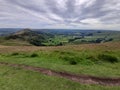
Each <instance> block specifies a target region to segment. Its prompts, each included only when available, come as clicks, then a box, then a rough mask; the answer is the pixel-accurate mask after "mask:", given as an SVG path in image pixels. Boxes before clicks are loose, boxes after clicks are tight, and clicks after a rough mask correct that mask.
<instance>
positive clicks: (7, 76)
mask: <svg viewBox="0 0 120 90" xmlns="http://www.w3.org/2000/svg"><path fill="white" fill-rule="evenodd" d="M119 89H120V87H119V86H117V87H107V86H105V87H104V86H99V85H81V84H79V83H76V82H72V81H69V80H66V79H63V78H58V77H52V76H46V75H42V74H39V73H36V72H31V71H26V70H22V69H19V68H11V67H6V66H0V90H119Z"/></svg>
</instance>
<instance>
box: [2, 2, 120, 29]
mask: <svg viewBox="0 0 120 90" xmlns="http://www.w3.org/2000/svg"><path fill="white" fill-rule="evenodd" d="M119 13H120V0H111V1H110V0H29V1H28V0H0V20H5V21H6V22H7V21H9V22H10V21H11V22H12V21H14V20H13V19H15V20H18V22H19V21H24V22H26V23H28V22H29V21H31V22H32V21H37V22H36V25H38V23H39V24H44V26H45V24H46V25H54V24H64V25H67V26H70V25H71V26H72V25H73V24H74V25H75V26H76V25H78V27H79V25H80V26H81V25H83V26H84V25H89V23H83V22H81V21H83V20H99V22H101V24H112V23H114V24H118V23H119V24H120V19H119V17H120V14H119ZM0 23H2V22H0ZM4 23H5V22H4ZM12 23H14V22H12ZM72 23H73V24H72ZM90 23H92V22H90ZM5 24H6V23H5ZM7 24H8V23H7ZM15 24H17V21H16V23H15ZM2 25H3V24H2ZM36 25H35V26H36ZM74 25H73V26H74ZM0 26H1V25H0ZM91 27H92V26H91Z"/></svg>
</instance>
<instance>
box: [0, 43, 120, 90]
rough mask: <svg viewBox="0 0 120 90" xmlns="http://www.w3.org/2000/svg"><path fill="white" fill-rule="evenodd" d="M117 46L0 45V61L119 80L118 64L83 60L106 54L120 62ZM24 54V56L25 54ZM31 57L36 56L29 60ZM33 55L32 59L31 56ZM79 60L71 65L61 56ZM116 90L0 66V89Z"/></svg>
mask: <svg viewBox="0 0 120 90" xmlns="http://www.w3.org/2000/svg"><path fill="white" fill-rule="evenodd" d="M119 45H120V43H119V42H118V43H105V44H89V45H86V44H85V45H75V46H62V47H34V46H29V47H27V46H14V47H13V46H0V61H1V62H10V63H18V64H26V65H32V66H39V67H45V68H50V69H53V70H57V71H67V72H71V73H77V74H89V75H94V76H101V77H103V76H104V77H119V76H120V67H119V66H120V62H117V63H109V62H104V61H102V62H100V63H94V62H92V61H90V60H87V59H86V57H88V56H94V57H96V56H97V55H99V54H103V53H106V54H109V55H113V56H115V57H117V58H118V59H119V60H120V46H119ZM26 52H27V53H26ZM33 54H35V55H36V56H35V57H33V56H34V55H33ZM32 55H33V56H32ZM69 56H73V58H75V60H76V59H79V58H81V60H82V61H79V63H78V64H77V65H71V64H70V63H69V62H68V61H66V59H64V58H63V57H67V58H68V59H70V57H69ZM16 89H17V90H21V89H22V90H119V89H120V87H119V86H118V87H107V86H99V85H82V84H79V83H76V82H72V81H69V80H66V79H62V78H58V77H53V76H45V75H42V74H39V73H36V72H32V71H27V70H22V69H20V68H10V67H7V66H0V90H16Z"/></svg>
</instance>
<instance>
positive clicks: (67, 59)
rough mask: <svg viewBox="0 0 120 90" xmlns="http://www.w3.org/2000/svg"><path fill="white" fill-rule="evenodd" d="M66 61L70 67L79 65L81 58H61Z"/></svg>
mask: <svg viewBox="0 0 120 90" xmlns="http://www.w3.org/2000/svg"><path fill="white" fill-rule="evenodd" d="M61 58H62V59H63V60H64V61H67V62H68V63H69V64H70V65H76V64H78V63H79V57H75V56H68V55H66V56H62V57H61Z"/></svg>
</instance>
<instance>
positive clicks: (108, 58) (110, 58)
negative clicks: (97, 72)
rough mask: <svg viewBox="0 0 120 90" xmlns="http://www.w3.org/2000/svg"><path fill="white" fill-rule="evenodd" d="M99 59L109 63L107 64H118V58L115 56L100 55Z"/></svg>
mask: <svg viewBox="0 0 120 90" xmlns="http://www.w3.org/2000/svg"><path fill="white" fill-rule="evenodd" d="M98 58H99V59H101V60H103V61H107V62H111V63H115V62H118V58H117V57H115V56H113V55H109V54H100V55H98Z"/></svg>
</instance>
